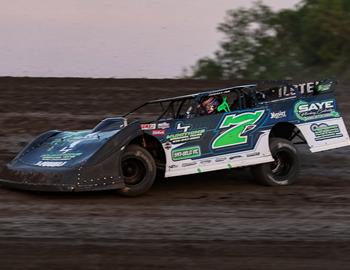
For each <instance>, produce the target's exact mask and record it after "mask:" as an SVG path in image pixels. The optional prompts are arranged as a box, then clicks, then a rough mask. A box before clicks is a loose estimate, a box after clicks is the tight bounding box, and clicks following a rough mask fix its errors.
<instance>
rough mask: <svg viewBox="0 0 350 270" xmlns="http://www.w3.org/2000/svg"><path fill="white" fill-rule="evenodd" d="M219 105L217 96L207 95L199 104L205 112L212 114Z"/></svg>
mask: <svg viewBox="0 0 350 270" xmlns="http://www.w3.org/2000/svg"><path fill="white" fill-rule="evenodd" d="M219 105H220V101H219V99H218V98H217V97H215V96H214V97H209V98H206V99H204V100H203V101H202V103H201V106H202V108H203V109H204V110H205V112H206V113H207V114H212V113H214V112H216V110H217V108H218V107H219Z"/></svg>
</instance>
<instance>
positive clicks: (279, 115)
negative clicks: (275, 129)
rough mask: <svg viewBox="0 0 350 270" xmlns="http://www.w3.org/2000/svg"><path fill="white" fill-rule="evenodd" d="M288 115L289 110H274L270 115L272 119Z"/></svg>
mask: <svg viewBox="0 0 350 270" xmlns="http://www.w3.org/2000/svg"><path fill="white" fill-rule="evenodd" d="M285 117H287V112H286V111H279V112H272V113H271V115H270V118H271V119H282V118H285Z"/></svg>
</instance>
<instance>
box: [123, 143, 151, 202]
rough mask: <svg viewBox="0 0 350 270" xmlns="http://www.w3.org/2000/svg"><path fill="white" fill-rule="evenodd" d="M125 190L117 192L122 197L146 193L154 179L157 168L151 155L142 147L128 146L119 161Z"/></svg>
mask: <svg viewBox="0 0 350 270" xmlns="http://www.w3.org/2000/svg"><path fill="white" fill-rule="evenodd" d="M121 162H122V164H121V167H122V171H123V177H124V182H125V186H126V187H125V188H123V189H120V190H118V193H119V194H121V195H124V196H129V197H134V196H139V195H142V194H144V193H146V192H147V191H148V190H149V189H150V188H151V187H152V185H153V183H154V180H155V178H156V173H157V167H156V163H155V161H154V159H153V157H152V155H151V154H150V153H149V152H148V151H147V150H146V149H145V148H143V147H141V146H138V145H130V146H128V148H127V149H126V151H125V153H124V154H123V156H122V160H121Z"/></svg>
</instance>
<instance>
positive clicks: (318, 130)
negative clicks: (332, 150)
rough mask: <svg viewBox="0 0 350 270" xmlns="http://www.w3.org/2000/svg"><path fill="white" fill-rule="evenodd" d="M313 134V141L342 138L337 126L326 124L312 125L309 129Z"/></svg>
mask: <svg viewBox="0 0 350 270" xmlns="http://www.w3.org/2000/svg"><path fill="white" fill-rule="evenodd" d="M310 129H311V131H312V132H313V133H314V134H315V141H324V140H329V139H335V138H340V137H343V134H342V133H341V131H340V128H339V125H328V124H326V123H321V124H313V125H311V127H310Z"/></svg>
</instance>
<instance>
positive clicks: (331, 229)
mask: <svg viewBox="0 0 350 270" xmlns="http://www.w3.org/2000/svg"><path fill="white" fill-rule="evenodd" d="M237 83H239V82H237V81H235V82H233V81H198V80H143V79H138V80H137V79H125V80H114V79H64V78H62V79H35V78H0V127H1V130H0V165H1V166H3V165H4V164H5V163H6V162H8V161H9V160H11V159H12V158H13V157H14V156H15V154H16V153H17V152H18V151H19V150H20V149H21V148H22V147H23V146H24V145H25V144H26V143H28V142H29V141H30V140H31V139H33V137H34V136H36V135H38V134H39V133H41V132H44V131H46V130H49V129H62V130H74V129H85V128H91V127H93V126H95V125H96V124H97V123H98V122H99V121H100V120H102V119H103V118H105V117H108V116H114V115H118V114H120V113H122V112H126V111H128V110H129V109H131V108H132V107H135V106H136V105H138V104H140V103H142V102H144V101H146V100H149V99H153V98H159V97H171V96H174V95H180V94H188V93H192V92H196V91H200V90H203V89H213V88H220V87H227V86H232V85H235V84H237ZM348 87H349V85H348V84H347V83H344V82H340V84H339V85H338V91H337V99H338V101H339V103H340V106H341V110H342V112H343V114H344V117H345V121H346V124H347V126H348V127H349V125H350V123H349V120H350V106H349V102H350V99H349V98H348V96H347V95H346V92H347V89H348ZM300 151H301V153H300V158H301V162H302V171H301V176H300V181H299V182H298V183H297V184H295V185H293V186H289V187H281V188H271V187H263V186H259V185H257V184H256V183H255V182H254V179H252V177H251V175H250V174H249V171H248V170H246V169H238V170H230V171H220V172H215V173H209V174H202V175H194V176H186V177H176V178H170V179H166V180H159V181H157V183H156V184H155V186H154V187H153V188H152V189H151V191H150V192H149V193H147V194H146V195H145V196H142V197H138V198H123V197H120V196H117V195H116V194H115V192H113V191H112V192H98V193H87V194H66V195H62V194H44V193H30V192H21V191H15V190H8V189H0V269H62V268H65V269H73V268H74V269H100V268H105V269H155V268H164V269H213V268H218V269H234V268H235V267H236V268H237V269H259V268H261V269H349V267H350V258H349V256H348V255H349V254H350V230H349V228H350V208H349V207H350V177H349V173H350V168H349V165H350V157H349V148H343V149H339V150H334V151H329V152H324V153H318V154H310V153H308V152H307V151H305V149H300Z"/></svg>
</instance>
